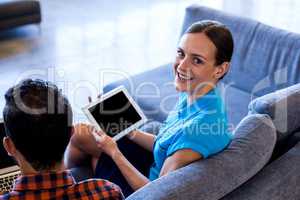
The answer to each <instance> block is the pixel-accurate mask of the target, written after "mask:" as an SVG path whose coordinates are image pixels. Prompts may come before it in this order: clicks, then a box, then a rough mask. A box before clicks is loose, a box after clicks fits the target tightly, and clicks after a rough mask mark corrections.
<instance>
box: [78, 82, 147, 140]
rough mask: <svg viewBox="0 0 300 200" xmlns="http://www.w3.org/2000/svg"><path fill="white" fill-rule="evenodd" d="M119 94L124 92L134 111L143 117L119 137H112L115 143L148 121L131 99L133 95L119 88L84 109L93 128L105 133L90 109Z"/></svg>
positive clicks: (122, 87) (121, 87)
mask: <svg viewBox="0 0 300 200" xmlns="http://www.w3.org/2000/svg"><path fill="white" fill-rule="evenodd" d="M119 92H123V93H124V94H125V96H126V97H127V98H128V100H129V102H130V103H131V105H132V106H133V107H134V109H135V110H136V112H137V113H138V114H139V116H140V117H141V119H140V120H139V121H137V122H136V123H134V124H132V125H131V126H130V127H128V128H126V129H125V130H123V131H121V132H120V133H118V134H117V135H115V136H114V137H112V138H113V139H114V140H115V141H117V140H119V139H120V138H122V137H124V136H125V135H127V134H128V133H130V132H131V131H133V130H134V129H137V128H138V127H139V126H141V125H142V124H144V123H145V122H146V121H147V118H146V116H145V114H144V113H143V111H142V109H141V108H140V107H139V105H138V104H137V103H136V102H135V101H134V99H133V98H132V97H131V95H130V94H129V92H128V91H127V89H126V88H125V87H124V86H119V87H117V88H115V89H113V90H111V91H109V92H107V93H105V94H103V95H102V96H101V97H100V98H99V99H97V100H96V101H94V102H91V103H89V104H88V105H86V106H84V107H83V108H82V110H83V113H84V114H85V115H86V116H87V118H88V120H89V121H90V122H91V123H92V125H93V126H95V128H96V129H97V130H99V131H102V132H104V131H103V130H102V129H101V127H100V125H99V124H98V123H97V121H96V119H95V118H94V117H93V115H92V114H91V112H90V111H89V108H91V107H93V106H95V105H97V104H99V103H101V102H102V101H104V100H106V99H108V98H110V97H112V96H113V95H115V94H117V93H119Z"/></svg>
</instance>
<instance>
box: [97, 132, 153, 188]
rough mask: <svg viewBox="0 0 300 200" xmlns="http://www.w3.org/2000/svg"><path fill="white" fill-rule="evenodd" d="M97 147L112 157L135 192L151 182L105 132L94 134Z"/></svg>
mask: <svg viewBox="0 0 300 200" xmlns="http://www.w3.org/2000/svg"><path fill="white" fill-rule="evenodd" d="M93 135H94V137H95V139H96V141H97V146H98V147H99V148H100V149H101V150H102V151H103V152H105V153H106V154H107V155H108V156H110V157H111V158H112V159H113V161H114V162H115V163H116V165H117V166H118V168H119V169H120V171H121V173H122V174H123V176H124V177H125V179H126V181H127V182H128V184H129V185H130V186H131V188H132V189H133V190H138V189H139V188H141V187H143V186H144V185H146V184H147V183H149V182H150V181H149V180H148V178H147V177H145V176H144V175H143V174H142V173H140V172H139V171H138V170H137V169H136V168H135V167H134V166H133V165H132V164H131V163H130V162H129V161H128V160H127V159H126V158H125V156H124V155H123V154H122V153H121V152H120V150H119V148H118V145H117V143H116V141H114V140H113V139H112V138H111V137H109V136H107V135H106V134H105V133H103V132H97V133H93Z"/></svg>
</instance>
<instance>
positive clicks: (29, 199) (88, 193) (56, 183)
mask: <svg viewBox="0 0 300 200" xmlns="http://www.w3.org/2000/svg"><path fill="white" fill-rule="evenodd" d="M6 199H9V200H19V199H22V200H37V199H39V200H41V199H42V200H46V199H64V200H67V199H89V200H94V199H103V200H115V199H117V200H119V199H124V197H123V195H122V193H121V190H120V188H119V187H118V186H116V185H114V184H113V183H111V182H108V181H105V180H101V179H89V180H86V181H83V182H79V183H76V182H75V181H74V178H73V176H72V175H71V173H70V172H69V171H63V172H59V173H44V174H37V175H29V176H20V177H19V178H17V179H16V181H15V184H14V187H13V190H12V192H10V193H6V194H4V195H2V196H0V200H6Z"/></svg>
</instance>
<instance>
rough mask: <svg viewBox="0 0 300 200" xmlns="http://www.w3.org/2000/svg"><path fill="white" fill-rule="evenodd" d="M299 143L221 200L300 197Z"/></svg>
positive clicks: (262, 199)
mask: <svg viewBox="0 0 300 200" xmlns="http://www.w3.org/2000/svg"><path fill="white" fill-rule="evenodd" d="M299 166H300V143H298V144H296V146H295V147H293V148H292V149H291V150H289V151H288V152H287V153H286V154H284V155H283V156H282V157H280V158H279V159H277V160H276V161H274V162H272V163H271V164H270V165H268V166H267V167H265V168H264V169H262V170H261V171H260V172H259V173H258V174H257V175H255V176H254V177H253V178H252V179H250V180H249V181H247V183H245V184H244V185H242V186H241V187H239V188H238V189H237V190H235V191H233V192H232V193H230V194H229V195H227V196H226V197H225V198H222V200H241V199H242V200H266V199H272V200H283V199H285V200H296V199H299V197H300V181H299V180H300V173H299Z"/></svg>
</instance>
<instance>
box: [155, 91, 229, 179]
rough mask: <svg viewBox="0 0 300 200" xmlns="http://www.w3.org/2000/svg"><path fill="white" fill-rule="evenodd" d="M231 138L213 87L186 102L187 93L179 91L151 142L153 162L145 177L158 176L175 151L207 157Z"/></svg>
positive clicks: (218, 96)
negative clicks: (152, 142)
mask: <svg viewBox="0 0 300 200" xmlns="http://www.w3.org/2000/svg"><path fill="white" fill-rule="evenodd" d="M231 138H232V134H231V133H230V132H229V131H228V124H227V117H226V111H225V108H224V105H223V101H222V99H221V97H220V95H219V94H218V92H217V91H216V89H212V90H211V91H209V92H208V93H207V94H205V95H204V96H202V97H200V98H198V99H196V100H195V101H194V102H193V103H192V104H190V105H188V103H187V94H186V93H181V94H180V98H179V101H178V102H177V104H176V106H175V108H174V109H173V111H171V112H170V113H169V115H168V117H167V119H166V120H165V122H164V124H163V125H162V127H161V129H160V131H159V134H158V136H157V138H156V140H155V143H154V145H153V154H154V163H153V165H152V167H151V169H150V174H149V179H150V180H155V179H157V178H158V176H159V173H160V171H161V168H162V166H163V164H164V162H165V160H166V159H167V157H169V156H171V155H172V154H174V153H175V152H176V151H178V150H181V149H191V150H193V151H195V152H198V153H199V154H201V156H202V157H203V158H207V157H209V156H211V155H213V154H216V153H218V152H220V151H222V150H223V149H224V148H225V147H226V146H227V145H228V144H229V142H230V141H231Z"/></svg>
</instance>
